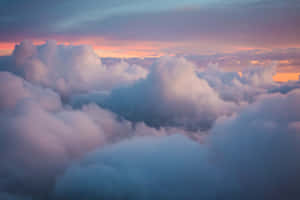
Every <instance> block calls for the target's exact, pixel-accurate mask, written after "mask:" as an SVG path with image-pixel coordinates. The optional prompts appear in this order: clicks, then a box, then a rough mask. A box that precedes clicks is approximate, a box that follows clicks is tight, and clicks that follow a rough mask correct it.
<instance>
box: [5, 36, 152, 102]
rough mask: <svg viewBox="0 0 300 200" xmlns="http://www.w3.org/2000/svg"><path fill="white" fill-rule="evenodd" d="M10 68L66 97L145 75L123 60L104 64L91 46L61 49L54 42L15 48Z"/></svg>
mask: <svg viewBox="0 0 300 200" xmlns="http://www.w3.org/2000/svg"><path fill="white" fill-rule="evenodd" d="M10 65H11V66H9V67H6V69H7V70H9V71H11V72H14V73H16V74H18V75H20V76H22V77H24V79H26V80H28V81H30V82H32V83H36V84H41V85H43V86H45V87H49V88H53V89H55V90H56V91H58V92H59V93H60V94H62V95H65V96H68V95H70V94H72V93H74V92H84V91H89V90H93V89H97V90H110V89H112V88H114V87H118V86H120V85H124V84H129V83H131V82H133V81H135V80H138V79H140V78H143V77H145V76H146V75H147V70H145V69H144V68H142V67H140V66H138V65H129V64H128V63H126V62H124V61H121V62H118V63H115V64H114V65H113V66H107V65H104V64H103V63H102V62H101V59H100V58H99V57H98V55H96V53H95V52H94V51H93V49H92V48H91V47H90V46H84V45H83V46H64V45H57V44H56V42H55V41H48V42H47V43H46V44H44V45H40V46H35V45H33V44H32V43H31V42H30V41H23V42H21V44H19V45H16V47H15V49H14V52H13V55H12V56H11V63H10Z"/></svg>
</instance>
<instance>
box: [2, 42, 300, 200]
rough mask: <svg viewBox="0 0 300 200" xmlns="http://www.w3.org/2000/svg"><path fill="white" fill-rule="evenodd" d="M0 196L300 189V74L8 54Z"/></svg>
mask: <svg viewBox="0 0 300 200" xmlns="http://www.w3.org/2000/svg"><path fill="white" fill-rule="evenodd" d="M0 64H1V66H0V155H1V159H0V199H4V200H27V199H28V200H29V199H30V200H41V199H43V200H44V199H46V200H64V199H74V200H77V199H78V200H81V199H89V200H93V199H134V200H135V199H139V200H142V199H145V200H148V199H151V200H152V199H164V200H165V199H207V200H210V199H231V200H232V199H299V198H300V192H299V189H298V187H299V184H300V173H299V172H300V158H299V153H300V145H299V144H300V135H299V134H300V103H299V102H300V84H299V82H297V81H295V82H288V83H277V82H274V81H273V78H272V76H273V75H274V74H275V73H276V66H273V65H271V66H269V67H266V66H261V67H259V66H256V67H253V68H250V69H249V68H247V69H245V70H243V71H242V74H239V73H237V72H229V71H224V70H223V69H222V67H221V66H217V65H211V64H210V65H208V66H207V67H206V68H204V69H203V68H199V67H198V66H197V65H196V64H194V63H193V62H190V61H189V60H187V59H186V58H183V57H161V58H158V59H156V60H155V61H154V62H153V63H152V64H151V66H150V67H146V66H139V65H135V64H129V63H127V62H125V61H122V60H121V61H119V62H115V63H113V64H111V65H109V64H104V63H103V62H102V59H101V58H99V57H98V56H97V55H96V54H95V52H94V51H93V49H92V48H91V47H88V46H64V45H57V44H56V43H55V42H54V41H49V42H47V43H45V44H43V45H38V46H37V45H33V44H32V43H31V42H29V41H24V42H22V43H21V44H19V45H17V46H16V47H15V50H14V52H13V54H12V55H11V56H7V57H0Z"/></svg>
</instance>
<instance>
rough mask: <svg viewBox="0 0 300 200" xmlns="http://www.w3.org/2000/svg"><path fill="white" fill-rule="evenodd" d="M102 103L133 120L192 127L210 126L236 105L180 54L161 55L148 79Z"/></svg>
mask: <svg viewBox="0 0 300 200" xmlns="http://www.w3.org/2000/svg"><path fill="white" fill-rule="evenodd" d="M120 99H122V101H120ZM100 105H103V106H104V107H108V108H109V109H111V110H112V111H114V112H117V113H119V114H121V115H122V116H124V117H125V118H126V119H129V120H132V121H144V122H146V123H147V124H149V125H151V126H154V127H160V126H179V127H186V128H187V129H190V130H197V129H202V130H205V129H208V128H209V127H210V126H211V125H212V123H213V121H214V120H215V119H216V118H217V117H218V116H222V115H229V114H231V113H232V112H233V111H234V109H235V105H234V104H233V103H231V102H225V101H223V100H222V99H221V98H220V97H219V95H218V93H217V92H216V91H215V90H214V89H213V88H212V87H210V86H209V84H208V82H207V81H206V80H204V79H200V78H199V77H198V76H197V73H196V67H195V65H193V64H192V63H190V62H188V61H187V60H186V59H184V58H176V57H162V58H160V59H159V60H158V61H157V62H156V63H154V64H153V66H152V68H151V71H150V74H149V75H148V76H147V78H146V79H142V80H140V81H137V82H136V83H134V84H133V85H130V86H128V87H123V88H119V89H116V90H113V91H112V93H111V94H110V95H109V96H108V98H106V99H104V100H102V101H100Z"/></svg>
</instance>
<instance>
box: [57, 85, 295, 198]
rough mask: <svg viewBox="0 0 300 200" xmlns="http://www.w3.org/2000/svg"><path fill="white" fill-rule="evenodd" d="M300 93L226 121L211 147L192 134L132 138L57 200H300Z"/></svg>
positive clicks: (98, 155)
mask: <svg viewBox="0 0 300 200" xmlns="http://www.w3.org/2000/svg"><path fill="white" fill-rule="evenodd" d="M299 99H300V90H295V91H293V92H291V93H289V94H288V95H282V94H275V95H268V96H265V97H263V98H261V99H260V100H259V101H258V102H256V103H254V104H253V105H251V106H249V107H248V108H246V109H244V110H243V111H242V112H240V113H239V114H238V115H237V116H235V117H232V118H230V119H226V120H222V121H218V123H217V124H216V126H215V127H214V128H213V129H212V134H211V135H210V136H208V138H207V140H206V143H205V144H198V143H195V142H193V141H191V140H189V139H187V138H185V137H184V136H169V137H163V138H142V139H135V140H130V141H124V142H121V143H118V144H116V145H113V146H111V147H107V148H104V149H102V150H101V149H100V150H99V151H96V152H93V153H91V154H89V155H88V156H87V157H86V158H85V159H83V160H81V161H79V162H78V163H76V164H74V165H73V166H72V167H71V168H69V169H68V170H67V172H66V173H65V174H64V176H63V177H61V178H60V179H58V182H57V184H56V190H55V196H56V198H57V199H66V198H67V199H68V198H70V199H75V200H76V199H85V198H87V199H91V200H93V199H99V198H100V199H201V198H204V199H253V198H255V199H261V200H262V199H286V198H288V199H298V198H299V197H300V193H299V190H298V185H299V183H300V174H299V167H300V159H299V156H298V155H299V153H300V148H299V142H300V138H299V133H300V132H299V131H300V129H299V128H300V126H299V120H300V115H299V113H300V112H299V111H300V110H299V106H298V101H299Z"/></svg>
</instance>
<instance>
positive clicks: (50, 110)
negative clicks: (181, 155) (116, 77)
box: [0, 72, 188, 199]
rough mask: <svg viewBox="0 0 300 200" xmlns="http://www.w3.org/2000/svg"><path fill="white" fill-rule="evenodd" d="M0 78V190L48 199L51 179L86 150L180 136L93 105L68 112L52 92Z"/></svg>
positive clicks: (8, 75) (6, 74)
mask: <svg viewBox="0 0 300 200" xmlns="http://www.w3.org/2000/svg"><path fill="white" fill-rule="evenodd" d="M0 80H1V84H0V94H1V95H0V141H1V142H0V144H1V145H0V155H1V161H0V176H1V179H0V192H6V193H9V194H19V195H26V196H31V195H32V196H33V197H37V198H42V199H44V198H48V197H49V196H51V190H52V187H53V185H54V183H55V180H56V177H57V176H58V175H60V174H62V173H63V172H64V170H65V169H66V168H67V167H68V166H69V165H70V164H71V163H72V162H73V161H74V160H76V159H80V158H81V157H82V156H84V155H85V154H86V153H87V152H90V151H92V150H94V149H96V148H100V147H103V146H105V145H108V144H112V143H117V142H119V141H121V140H124V139H129V138H132V137H137V136H147V135H152V136H163V135H169V134H171V133H174V132H176V131H177V132H179V130H176V129H175V128H170V129H161V130H156V129H153V128H150V127H147V126H146V125H145V124H143V123H140V124H135V125H133V124H132V123H131V122H129V121H126V120H121V119H119V118H118V117H117V116H116V115H115V114H114V113H111V112H110V111H107V110H104V109H102V108H100V107H98V106H97V105H95V104H89V105H84V106H83V107H81V108H80V109H73V108H72V107H71V106H70V105H66V104H63V103H62V102H61V101H60V97H59V95H58V94H57V93H55V92H54V91H53V90H51V89H44V88H42V87H41V86H39V85H36V84H31V83H29V82H28V81H26V80H24V79H22V78H21V77H18V76H15V75H14V74H11V73H9V72H0ZM182 133H183V134H185V133H184V131H182ZM186 134H188V133H186Z"/></svg>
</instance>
